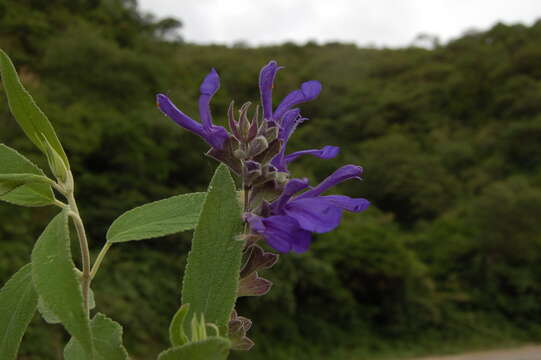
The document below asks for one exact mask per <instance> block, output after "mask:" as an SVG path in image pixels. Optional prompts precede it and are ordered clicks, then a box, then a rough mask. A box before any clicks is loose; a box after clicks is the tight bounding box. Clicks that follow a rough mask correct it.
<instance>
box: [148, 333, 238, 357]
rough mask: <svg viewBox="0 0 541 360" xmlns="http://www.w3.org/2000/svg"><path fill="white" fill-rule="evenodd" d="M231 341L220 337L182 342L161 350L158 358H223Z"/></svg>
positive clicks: (227, 352)
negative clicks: (179, 344) (180, 344)
mask: <svg viewBox="0 0 541 360" xmlns="http://www.w3.org/2000/svg"><path fill="white" fill-rule="evenodd" d="M230 347H231V343H230V341H229V340H228V339H225V338H222V337H209V338H208V339H205V340H202V341H198V342H192V343H188V344H184V345H182V346H177V347H174V348H171V349H169V350H166V351H164V352H162V353H161V354H160V355H159V356H158V360H225V359H227V355H229V348H230Z"/></svg>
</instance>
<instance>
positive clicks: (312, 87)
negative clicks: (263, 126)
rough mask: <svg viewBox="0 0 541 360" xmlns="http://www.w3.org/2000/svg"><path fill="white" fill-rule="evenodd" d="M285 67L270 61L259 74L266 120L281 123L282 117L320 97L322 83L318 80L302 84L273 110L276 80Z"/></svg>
mask: <svg viewBox="0 0 541 360" xmlns="http://www.w3.org/2000/svg"><path fill="white" fill-rule="evenodd" d="M282 68H283V66H278V63H277V62H276V61H274V60H272V61H269V63H268V64H267V65H265V66H264V67H263V68H262V69H261V72H260V73H259V91H260V94H261V104H262V106H263V117H264V118H265V119H266V120H274V121H276V122H278V123H279V122H280V120H281V118H282V116H283V115H284V114H285V113H286V112H287V111H288V110H289V109H291V108H292V107H294V106H296V105H298V104H302V103H305V102H308V101H312V100H314V99H315V98H317V97H318V95H319V93H320V92H321V83H320V82H319V81H316V80H310V81H307V82H304V83H302V84H301V88H300V89H298V90H294V91H292V92H290V93H289V94H288V95H287V96H286V97H285V98H284V99H283V100H282V102H281V103H280V104H279V105H278V107H277V108H276V110H275V111H274V112H273V110H272V88H273V87H274V79H275V77H276V73H277V72H278V70H280V69H282Z"/></svg>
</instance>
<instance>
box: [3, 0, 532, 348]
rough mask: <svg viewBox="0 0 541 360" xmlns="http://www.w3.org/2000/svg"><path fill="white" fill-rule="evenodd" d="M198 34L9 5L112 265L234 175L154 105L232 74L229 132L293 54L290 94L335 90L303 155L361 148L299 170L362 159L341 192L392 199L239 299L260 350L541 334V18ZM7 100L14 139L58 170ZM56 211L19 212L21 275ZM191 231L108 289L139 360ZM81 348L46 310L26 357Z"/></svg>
mask: <svg viewBox="0 0 541 360" xmlns="http://www.w3.org/2000/svg"><path fill="white" fill-rule="evenodd" d="M179 26H180V22H178V21H175V20H172V19H162V20H159V19H155V18H152V17H151V16H148V15H144V14H141V13H139V12H138V11H137V9H136V7H135V2H134V1H128V0H125V1H122V0H86V1H63V0H50V1H47V2H43V1H32V0H25V1H17V2H9V4H8V1H6V0H2V1H0V44H1V46H2V48H3V49H4V50H5V51H6V52H8V53H9V54H10V56H12V58H13V60H14V62H15V63H16V65H17V67H18V70H19V72H20V74H21V77H22V79H23V81H24V83H25V85H26V86H27V88H28V89H29V90H30V91H31V93H32V94H33V95H34V97H35V99H36V101H37V102H38V103H39V104H40V106H41V107H42V109H43V110H44V111H45V112H46V113H47V114H48V116H49V118H50V119H51V121H52V122H53V123H54V124H55V127H56V128H57V131H58V133H59V135H60V137H61V138H62V140H63V143H64V144H65V148H66V149H67V151H68V153H69V156H70V159H71V163H72V166H73V169H74V172H75V174H76V178H77V186H78V188H77V193H78V198H79V203H80V207H81V213H82V214H83V216H84V218H85V220H86V222H87V227H88V229H89V230H90V239H91V244H92V250H93V251H94V252H95V253H96V252H97V251H98V250H99V248H100V246H101V244H103V242H104V235H105V232H106V230H107V227H108V226H109V225H110V223H111V222H112V220H113V219H114V218H115V217H116V216H118V215H119V214H121V213H122V212H123V211H125V210H128V209H130V208H132V207H134V206H137V205H140V204H143V203H145V202H149V201H153V200H157V199H160V198H165V197H168V196H171V195H173V194H178V193H183V192H189V191H197V190H202V189H204V188H205V187H206V184H207V182H208V181H209V179H210V176H211V174H212V171H213V168H214V167H215V163H214V162H213V161H212V160H210V159H206V158H205V157H204V156H203V155H202V154H203V152H204V151H205V150H206V146H205V144H204V143H203V142H201V141H200V140H199V139H198V138H196V137H195V136H192V135H191V134H189V133H187V132H185V131H183V130H181V129H180V128H178V127H177V126H176V125H175V124H173V123H171V122H170V121H169V120H167V119H166V118H164V117H163V116H162V115H161V114H160V113H159V111H157V110H156V108H155V105H154V94H155V93H157V92H165V93H168V94H169V95H170V96H171V97H172V98H173V99H174V101H175V102H176V103H177V105H178V106H179V107H181V108H182V109H184V110H185V111H186V112H187V113H188V114H193V115H194V116H195V114H196V113H197V112H196V99H197V96H198V86H199V82H200V81H201V79H202V78H203V77H204V75H205V74H206V73H207V71H208V70H209V69H210V68H211V67H216V68H217V69H218V71H219V72H220V74H221V77H222V89H221V90H220V92H219V93H218V95H217V96H216V98H215V100H214V101H213V105H212V107H213V111H214V115H215V118H216V119H217V121H218V122H221V123H223V121H224V117H225V111H226V109H227V105H228V104H229V102H230V101H231V100H232V99H234V100H235V101H236V102H237V103H242V102H244V101H249V100H250V101H257V99H258V88H257V75H258V71H259V68H260V67H261V66H262V65H263V64H265V63H266V62H267V61H268V60H270V59H276V60H278V62H279V63H280V64H283V65H286V66H287V69H286V70H284V71H282V72H280V74H279V75H278V81H277V84H276V88H275V93H276V97H275V98H276V99H278V98H279V97H280V96H283V95H285V94H286V93H287V92H289V91H290V90H292V89H294V88H296V87H297V86H298V84H299V83H300V82H301V81H305V80H309V79H319V80H320V81H322V83H323V84H324V91H323V93H322V95H321V96H320V98H319V99H318V101H316V102H314V103H312V104H307V105H306V106H304V107H303V113H304V114H305V115H306V116H308V117H310V118H312V120H311V121H309V122H308V123H306V124H305V125H303V126H302V128H301V129H300V130H299V131H298V133H297V136H296V137H295V138H293V139H292V142H291V148H292V150H296V149H304V148H314V147H320V146H322V145H326V144H335V145H340V146H341V148H342V153H341V155H340V157H339V158H338V160H336V161H327V162H324V161H319V160H317V161H315V160H312V159H306V160H303V161H302V162H299V164H296V165H295V166H293V167H292V170H293V173H294V175H297V176H304V175H310V177H311V181H312V183H315V182H316V181H317V180H320V179H322V178H323V177H325V176H326V175H327V174H329V173H330V172H331V171H333V170H334V169H335V168H336V167H338V165H339V164H344V163H356V164H360V165H362V166H363V167H364V168H365V179H364V181H363V182H361V183H359V182H355V183H348V184H344V185H342V186H341V188H340V189H341V191H342V192H343V193H347V194H349V195H352V196H364V197H367V198H368V199H370V200H371V201H372V202H373V206H372V208H371V209H370V210H369V211H368V212H366V213H364V214H362V215H358V216H347V217H346V218H345V220H344V222H343V224H342V226H341V227H340V228H339V229H338V230H337V231H335V232H333V233H331V234H327V235H324V236H320V237H318V238H317V239H316V242H315V244H314V246H313V248H312V250H311V251H310V252H309V253H307V254H304V255H301V256H298V255H287V256H282V259H281V261H280V263H279V265H277V266H276V267H275V268H273V269H272V271H271V272H269V273H268V274H267V276H268V277H269V278H271V279H272V280H273V281H274V282H275V287H274V288H273V290H272V292H271V293H270V294H269V295H268V296H265V297H263V298H250V299H241V300H240V301H239V304H240V312H241V314H243V315H246V316H249V317H251V318H252V319H253V320H254V329H253V333H252V338H254V340H255V341H256V343H257V344H258V346H257V347H256V348H255V350H254V351H253V352H252V353H250V358H251V359H258V358H261V359H280V358H284V359H290V358H296V359H304V358H321V359H327V358H330V357H331V356H333V354H336V351H342V350H340V349H345V351H347V352H349V354H352V353H354V351H356V350H354V349H365V350H366V351H374V352H378V351H379V352H383V351H384V350H385V349H387V348H389V347H395V346H396V348H404V349H407V346H410V345H404V344H412V345H411V346H416V345H419V346H421V347H424V348H426V349H432V348H433V346H432V345H431V344H444V343H449V342H460V341H468V339H470V338H472V337H479V338H483V339H487V342H492V343H501V342H502V341H508V340H510V339H519V340H528V341H535V340H539V338H540V337H541V332H540V331H539V325H538V324H540V323H541V287H540V286H539V283H540V280H541V265H540V264H541V261H540V260H541V222H540V221H539V214H540V213H541V150H540V149H541V147H540V145H539V144H540V143H541V45H540V43H539V39H540V38H541V22H537V23H535V24H533V25H532V26H529V27H528V26H523V25H513V26H508V25H502V24H499V25H496V26H494V27H493V28H492V29H489V30H488V31H485V32H477V33H469V34H467V35H464V36H463V37H461V38H459V39H457V40H454V41H452V42H450V43H448V44H446V45H444V46H438V47H436V48H434V49H431V50H427V49H422V48H414V47H411V48H404V49H396V50H388V49H363V48H358V47H356V46H354V45H351V44H339V43H328V44H324V45H318V44H315V43H307V44H305V45H296V44H292V43H286V44H284V45H281V46H272V47H261V48H255V49H254V48H244V47H232V48H231V47H224V46H199V45H193V44H187V43H184V42H183V41H182V39H180V38H178V36H177V37H174V36H173V35H172V34H173V31H174V30H175V29H176V28H177V27H179ZM0 92H1V94H0V95H1V96H0V97H1V98H2V99H3V100H2V101H1V102H0V126H1V129H2V130H1V135H2V139H1V141H2V142H5V143H6V144H8V145H9V146H12V147H15V148H17V149H19V150H20V151H21V152H23V153H24V154H26V155H28V156H29V157H30V158H31V159H33V160H34V161H36V162H38V163H39V164H40V165H42V166H44V162H43V160H42V159H40V158H39V154H38V152H37V151H36V150H35V149H34V148H33V147H32V146H31V144H30V143H29V142H28V141H27V140H26V139H25V138H24V136H23V134H22V132H21V131H20V129H19V128H18V127H17V125H16V123H15V121H14V120H13V119H12V118H11V115H10V114H9V111H8V108H7V102H6V100H5V96H3V95H4V94H3V90H0ZM54 213H55V210H54V209H48V208H44V209H22V208H17V209H15V208H14V207H12V206H10V205H7V204H2V205H0V219H1V221H0V254H1V255H0V280H1V282H2V283H3V282H4V281H5V280H6V279H7V278H8V277H9V276H10V275H11V274H12V273H13V272H15V270H16V269H17V268H18V267H19V266H21V265H23V264H24V263H26V262H27V261H28V259H29V254H30V251H31V248H32V246H33V243H34V241H35V239H36V238H37V236H38V235H39V233H40V232H41V230H42V229H43V227H44V225H45V224H46V223H47V221H48V219H49V218H50V217H51V216H52V215H53V214H54ZM189 239H190V234H184V235H178V236H172V237H169V238H164V239H156V240H152V241H147V242H141V243H133V244H124V245H119V246H115V247H113V249H112V251H111V253H110V255H109V257H108V258H107V259H106V260H105V264H104V267H103V270H102V271H100V273H99V275H98V277H97V278H96V281H95V282H94V288H95V291H96V296H97V302H98V309H101V311H104V312H106V313H107V314H110V316H111V317H113V318H115V319H116V320H118V321H119V322H121V323H122V324H124V325H125V336H124V337H125V340H126V342H127V346H128V348H129V349H130V351H131V352H132V354H133V355H134V358H138V359H149V358H153V357H154V356H155V354H157V352H158V351H159V350H161V349H163V348H164V347H165V343H166V341H167V338H166V329H167V325H168V320H169V318H170V317H171V315H172V314H173V313H174V311H175V310H176V308H177V306H178V305H179V304H178V303H179V299H180V297H179V289H180V279H181V271H182V269H183V267H184V261H185V255H186V253H187V251H188V249H189ZM65 341H66V335H65V333H64V332H63V330H62V329H61V328H60V327H59V326H46V325H45V324H44V323H43V322H42V321H41V320H40V319H39V318H38V317H36V319H35V320H34V324H33V325H32V327H31V328H30V332H29V334H28V335H27V336H26V338H25V341H24V343H23V349H22V356H21V358H22V359H37V358H39V359H59V358H60V354H61V351H62V344H63V343H64V342H65ZM337 349H338V350H337ZM437 349H439V350H441V349H442V347H437ZM363 351H364V350H363ZM341 354H342V355H336V356H337V358H341V359H344V358H346V357H345V355H344V353H341ZM358 354H360V355H359V356H362V354H361V353H358ZM363 354H364V353H363ZM236 357H237V358H239V359H241V358H242V359H245V358H248V357H247V356H246V355H243V354H238V355H236ZM358 358H361V357H358Z"/></svg>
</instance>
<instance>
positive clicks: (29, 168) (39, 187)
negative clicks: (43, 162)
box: [0, 144, 54, 206]
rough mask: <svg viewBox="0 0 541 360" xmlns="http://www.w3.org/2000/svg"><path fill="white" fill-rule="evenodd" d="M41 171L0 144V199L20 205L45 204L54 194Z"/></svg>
mask: <svg viewBox="0 0 541 360" xmlns="http://www.w3.org/2000/svg"><path fill="white" fill-rule="evenodd" d="M47 181H48V179H47V177H46V176H45V174H43V171H41V169H40V168H38V167H37V166H36V165H34V164H33V163H32V162H31V161H30V160H28V159H27V158H25V157H24V156H23V155H21V154H19V153H18V152H17V151H16V150H15V149H12V148H10V147H9V146H6V145H4V144H0V195H1V196H0V200H4V201H7V202H10V203H13V204H15V205H22V206H45V205H50V204H52V203H53V202H54V194H53V190H52V189H51V186H50V185H49V184H47V183H46V182H47Z"/></svg>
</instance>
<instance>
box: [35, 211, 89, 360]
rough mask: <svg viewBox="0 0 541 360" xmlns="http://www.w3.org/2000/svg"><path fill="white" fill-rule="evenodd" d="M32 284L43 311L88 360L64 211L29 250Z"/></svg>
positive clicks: (84, 322) (85, 323) (85, 328)
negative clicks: (43, 307) (75, 341)
mask: <svg viewBox="0 0 541 360" xmlns="http://www.w3.org/2000/svg"><path fill="white" fill-rule="evenodd" d="M32 280H33V282H34V287H35V288H36V291H37V292H38V295H39V296H40V297H41V298H42V300H43V303H44V304H45V306H46V308H48V309H49V310H50V311H51V312H52V313H53V314H54V315H56V316H57V317H58V318H59V319H60V321H61V322H62V324H63V325H64V327H65V328H66V330H67V331H68V332H69V333H70V334H71V336H73V337H74V338H76V339H77V340H78V342H79V343H80V344H81V346H82V347H83V349H84V351H85V354H88V359H92V354H93V344H92V336H91V332H90V321H89V320H88V316H87V314H86V312H85V310H84V307H83V295H82V291H81V286H80V284H79V279H78V275H77V273H76V271H75V265H74V264H73V261H72V259H71V250H70V239H69V229H68V210H67V209H64V210H63V211H62V212H61V213H60V214H58V215H57V216H56V217H55V218H54V219H53V220H52V221H51V222H50V223H49V225H48V226H47V228H45V230H44V231H43V233H42V234H41V236H40V237H39V239H38V241H37V242H36V245H35V246H34V249H33V250H32Z"/></svg>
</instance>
